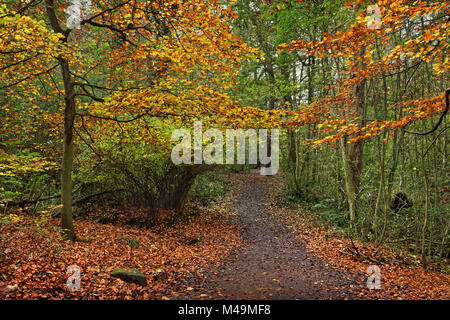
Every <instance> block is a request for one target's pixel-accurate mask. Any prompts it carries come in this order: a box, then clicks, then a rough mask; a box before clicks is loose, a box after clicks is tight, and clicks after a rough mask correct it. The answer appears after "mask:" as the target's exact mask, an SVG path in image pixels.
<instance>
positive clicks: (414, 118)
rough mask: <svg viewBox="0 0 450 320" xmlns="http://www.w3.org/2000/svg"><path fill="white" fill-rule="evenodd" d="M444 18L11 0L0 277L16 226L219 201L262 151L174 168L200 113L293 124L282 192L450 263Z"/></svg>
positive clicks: (338, 224) (389, 7)
mask: <svg viewBox="0 0 450 320" xmlns="http://www.w3.org/2000/svg"><path fill="white" fill-rule="evenodd" d="M77 3H78V4H81V6H82V9H81V12H80V11H78V14H79V17H80V20H79V24H78V25H76V26H71V25H70V24H68V17H67V16H68V12H69V13H70V10H68V9H70V6H71V5H72V7H74V6H75V8H78V7H77V6H76V4H77ZM75 11H76V10H75ZM449 30H450V7H449V4H448V2H447V1H442V0H441V1H434V0H429V1H428V0H379V1H365V0H342V1H334V0H320V1H319V0H266V1H263V0H257V1H250V0H237V1H236V0H233V1H232V0H229V1H225V0H223V1H222V0H208V1H204V0H152V1H144V0H114V1H101V0H92V1H62V0H28V1H25V0H1V3H0V249H1V252H0V281H3V282H2V283H3V284H5V285H6V284H10V281H12V278H11V277H8V276H7V275H8V274H9V273H10V271H8V270H10V268H11V266H12V265H14V266H18V268H20V265H21V264H20V263H18V262H17V261H21V260H22V257H23V256H24V255H25V253H24V252H18V253H17V254H16V256H15V258H10V257H9V256H8V254H7V253H6V252H7V251H5V250H9V248H10V246H11V245H12V244H13V243H16V242H20V241H22V242H23V244H24V246H25V244H26V243H28V240H27V241H25V240H20V239H21V238H20V237H32V238H33V237H34V235H33V234H36V237H38V238H36V239H35V240H33V241H35V242H36V243H34V244H33V246H41V244H40V243H41V242H42V243H46V245H48V243H51V244H50V246H51V248H52V249H51V252H54V251H53V250H56V251H58V250H57V249H55V248H54V246H55V244H58V245H56V247H58V246H64V248H66V247H65V246H68V247H67V248H69V249H67V248H66V249H64V250H72V249H70V246H76V245H80V246H82V245H84V244H83V243H85V242H86V241H87V240H86V238H87V237H88V236H87V234H90V233H87V231H86V230H91V231H92V230H95V228H99V227H95V226H98V225H105V226H106V227H105V228H113V229H108V230H109V231H108V232H110V233H111V234H115V233H117V232H118V230H128V229H122V228H127V227H128V226H132V227H133V228H138V230H148V232H149V234H150V232H152V234H153V232H156V231H154V228H158V230H159V228H161V226H163V225H164V228H165V227H166V226H168V225H170V227H173V226H180V225H183V223H186V221H188V220H189V219H191V217H194V218H195V219H197V218H198V216H199V215H200V216H202V215H205V216H208V212H209V211H215V210H216V209H217V208H220V207H221V206H220V205H219V206H217V203H219V202H220V201H222V200H223V199H227V197H228V196H227V194H228V193H227V192H228V191H227V190H232V189H233V188H234V187H235V186H234V185H233V182H232V181H233V180H231V182H230V181H229V180H227V178H226V177H229V176H230V175H232V174H236V173H239V172H240V173H242V174H248V172H249V170H251V169H254V168H255V166H251V165H239V164H236V165H223V166H221V165H206V164H201V165H194V164H192V165H186V164H182V165H175V164H174V163H173V162H172V160H171V150H172V148H173V147H174V145H175V144H176V143H175V142H173V141H172V140H171V135H172V132H173V130H175V129H177V128H186V129H188V130H192V129H193V128H194V121H202V122H203V127H204V128H203V129H204V130H205V129H207V128H218V129H220V130H226V129H227V128H242V129H249V128H267V129H274V128H277V129H280V163H281V168H280V172H279V173H278V174H277V175H276V176H274V177H266V179H280V182H279V183H277V184H276V186H277V188H276V189H275V190H272V191H271V192H272V193H273V194H274V195H275V196H276V197H277V198H280V199H281V200H280V201H282V202H284V203H285V204H286V206H289V207H293V208H296V209H294V211H295V210H297V211H298V212H300V211H302V212H303V211H304V210H306V211H307V212H308V213H307V216H311V217H314V219H316V218H317V219H319V220H320V223H321V224H323V225H325V226H326V228H331V229H332V230H334V232H335V233H336V234H338V235H339V236H341V235H342V236H344V237H345V238H346V239H352V240H351V243H352V244H353V248H350V250H352V251H353V255H356V256H358V255H359V258H361V257H363V258H366V260H367V259H368V261H369V260H370V261H372V262H373V261H375V262H379V261H380V260H379V259H377V255H376V254H373V255H372V256H371V255H369V254H368V253H364V254H363V253H362V252H360V251H358V249H357V247H356V246H355V244H354V241H357V243H360V244H361V246H363V245H364V244H369V245H373V246H375V247H380V246H383V247H388V248H392V250H400V251H401V252H407V255H409V258H411V259H413V261H414V264H415V265H416V266H418V267H420V268H425V269H427V268H428V267H430V266H431V267H432V266H433V265H435V264H436V263H437V264H438V265H439V266H440V269H439V270H440V272H444V273H445V272H448V260H447V259H448V257H449V255H450V245H449V240H450V234H449V227H450V216H449V212H450V210H449V201H450V199H449V174H448V173H449V170H448V163H447V156H448V152H449V131H448V128H449V120H448V117H447V111H448V108H449V95H450V82H449V75H450V74H449V70H450V62H449V57H450V44H449V32H450V31H449ZM205 143H207V142H206V141H205ZM277 181H278V180H277ZM214 203H216V206H215V205H214ZM214 208H216V209H214ZM217 210H219V209H217ZM205 212H206V213H205ZM299 217H300V215H299ZM201 219H203V218H201ZM205 219H209V218H205ZM212 220H214V219H212ZM208 221H209V220H208ZM89 223H95V225H90V224H89ZM211 223H215V222H211ZM238 224H239V223H238ZM87 226H89V227H87ZM102 228H103V227H102ZM114 228H116V229H114ZM206 228H207V229H208V228H213V229H208V230H209V231H208V232H209V233H211V234H217V235H218V234H220V232H219V231H218V230H219V229H217V230H216V229H214V228H215V227H211V226H210V225H208V226H207V227H206ZM224 229H226V228H224ZM133 230H134V229H133ZM220 230H222V227H221V228H220ZM91 231H89V232H91ZM124 232H125V231H124ZM127 232H128V231H127ZM160 232H161V233H159V237H160V238H158V239H159V240H158V241H161V243H164V241H166V240H167V242H166V243H170V246H171V245H172V240H173V239H172V238H173V237H174V235H173V234H172V233H171V232H167V231H160ZM221 232H222V231H221ZM223 232H225V233H226V234H227V236H226V237H227V239H234V240H230V243H234V242H236V243H238V242H239V241H237V240H236V239H235V238H233V237H234V235H231V233H232V228H231V229H230V230H225V231H223ZM188 234H190V233H189V232H188ZM194 234H195V232H194ZM165 237H167V238H165ZM24 239H25V238H24ZM27 239H29V238H27ZM33 239H34V238H33ZM37 239H40V240H37ZM127 239H128V238H127ZM164 239H166V240H164ZM171 239H172V240H171ZM189 239H190V240H189ZM189 239H188V240H187V242H188V243H187V244H183V245H184V246H186V245H187V246H188V245H189V244H192V243H194V242H195V243H196V242H201V241H200V239H198V238H196V237H195V236H193V237H191V238H189ZM30 241H31V240H30ZM39 241H41V242H39ZM155 241H156V240H155ZM330 241H331V240H330ZM80 243H81V244H80ZM155 243H156V242H155ZM330 243H331V242H330ZM108 245H109V243H108V242H105V243H104V246H108ZM195 245H201V246H203V245H205V246H206V242H205V241H204V244H194V246H195ZM214 245H215V244H214V243H212V244H211V243H210V244H209V246H214ZM27 246H28V244H27ZM33 246H31V247H33ZM157 246H159V244H158V245H157ZM163 246H164V244H161V247H163ZM17 248H19V247H17ZM20 248H21V247H20ZM43 248H46V247H45V246H44V247H43ZM171 248H172V247H171ZM202 248H203V247H202ZM17 250H19V249H17ZM40 250H44V249H40ZM45 250H47V249H45ZM48 250H50V249H48ZM92 250H94V249H92ZM96 250H98V249H96ZM136 250H137V249H136ZM149 250H150V249H149ZM167 250H169V249H167ZM177 250H178V249H176V248H172V249H170V250H169V251H173V252H177ZM180 250H181V249H180ZM183 250H184V249H183ZM202 250H203V249H202ZM205 250H206V249H205ZM208 250H209V249H208ZM211 250H212V249H211ZM217 250H222V249H220V248H219V249H217ZM227 250H228V249H227ZM227 250H225V251H227ZM56 251H55V252H56ZM87 251H89V249H87ZM400 251H399V252H400ZM92 252H94V251H92ZM205 252H206V251H205ZM208 252H209V251H208ZM211 252H212V251H211ZM160 253H161V254H162V252H160ZM42 254H43V255H45V252H42ZM52 254H53V253H52ZM86 254H87V253H86ZM154 254H156V255H158V253H157V252H156V253H154ZM180 254H181V253H180ZM205 256H208V257H209V254H208V255H205ZM211 256H214V258H211V259H219V257H220V254H217V255H213V254H211ZM189 257H190V256H189ZM91 258H92V257H91ZM409 258H408V259H409ZM14 259H16V260H14ZM85 259H90V258H85ZM130 259H131V258H130ZM155 259H156V258H155ZM158 259H159V258H158ZM186 259H188V258H186ZM189 259H190V258H189ZM205 259H206V258H205ZM405 259H406V258H405ZM13 261H16V262H13ZM42 261H43V260H42ZM42 261H41V262H42ZM62 261H65V263H66V264H67V263H68V261H67V260H62ZM71 261H72V260H71ZM130 261H134V260H132V259H131V260H130ZM193 261H196V262H195V263H198V264H201V263H202V262H200V261H198V260H195V259H193ZM128 262H129V261H128ZM136 263H137V262H136ZM140 263H141V262H139V263H137V264H136V266H139V264H140ZM33 265H39V263H38V262H35V263H34V264H33ZM155 268H157V267H156V266H155ZM186 268H187V267H186ZM174 269H176V268H175V267H174ZM16 270H17V269H16ZM19 270H21V269H19ZM158 270H160V269H159V268H158ZM27 272H28V271H23V274H27ZM62 272H63V273H64V272H65V269H64V270H63V271H62ZM158 272H159V271H158ZM167 272H169V271H167ZM177 272H178V271H177ZM17 277H18V276H17ZM446 279H447V282H446V285H448V277H447V278H446ZM24 281H26V280H24ZM55 281H56V282H57V281H60V282H61V281H63V282H64V281H65V279H62V280H55ZM63 282H62V283H63ZM19 287H20V285H19ZM189 288H190V289H192V288H191V287H189ZM447 289H448V287H447ZM188 290H189V289H188ZM19 291H20V290H19ZM156 291H158V289H155V292H156ZM12 292H13V291H12ZM111 294H112V296H114V297H117V296H115V295H114V293H111ZM166 296H167V295H166ZM166 296H164V297H166ZM13 297H14V296H13ZM16 297H17V298H20V297H22V298H23V297H25V298H35V296H33V294H31V295H25V294H24V295H23V296H16ZM56 297H58V295H56ZM60 297H63V296H60ZM64 297H66V298H67V297H68V296H64ZM106 297H111V296H106ZM121 297H122V298H123V297H128V298H129V296H121ZM132 297H135V296H132ZM143 297H144V298H154V297H155V296H152V295H150V296H146V295H144V296H143ZM156 297H159V298H161V297H160V296H158V295H156ZM444 298H445V297H444ZM447 299H448V296H447Z"/></svg>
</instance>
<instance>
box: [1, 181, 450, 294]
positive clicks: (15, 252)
mask: <svg viewBox="0 0 450 320" xmlns="http://www.w3.org/2000/svg"><path fill="white" fill-rule="evenodd" d="M227 179H228V181H229V185H230V186H231V187H232V188H231V191H230V192H229V193H228V194H227V196H226V197H225V198H224V199H222V200H221V201H220V202H219V203H217V204H216V205H215V206H213V207H211V208H203V209H202V211H201V214H199V215H197V216H196V217H194V218H192V219H190V220H189V221H185V222H182V223H178V224H176V225H174V226H171V227H155V228H150V229H146V228H139V227H135V226H125V225H123V224H121V223H117V224H115V225H114V224H100V223H98V222H96V221H92V220H79V221H76V223H75V225H76V230H77V234H78V236H79V237H80V238H81V239H83V241H80V242H76V243H75V244H74V245H70V244H67V243H64V242H62V240H60V239H58V238H57V232H52V231H51V229H52V227H54V226H56V225H57V224H58V223H59V221H58V220H57V219H49V220H48V221H45V222H43V223H42V224H41V226H40V229H41V232H36V231H32V230H34V229H35V228H34V225H35V221H33V220H32V219H30V218H28V217H27V216H26V215H23V217H21V219H20V221H18V222H16V223H12V224H9V225H6V226H2V227H1V228H0V250H1V251H0V299H163V300H167V299H449V298H450V277H449V275H448V272H444V271H445V270H444V271H443V270H442V268H441V269H440V270H441V271H440V272H437V271H432V270H433V268H431V270H430V269H429V270H423V268H422V267H421V266H420V265H419V264H418V263H417V261H414V260H413V261H412V260H411V257H410V255H409V254H408V253H404V252H399V251H393V250H392V249H390V248H389V247H382V246H374V245H371V244H367V243H361V242H359V241H354V244H355V246H356V247H357V248H358V249H357V250H358V253H355V249H354V248H355V246H354V245H353V244H352V242H351V240H350V239H348V238H345V237H343V236H342V235H341V234H340V233H336V232H334V231H332V229H330V228H325V227H323V226H322V225H321V224H317V223H315V221H314V218H313V217H314V216H316V215H314V214H312V213H311V212H309V211H307V210H301V208H289V207H286V206H285V205H284V204H282V201H281V200H280V199H279V192H278V190H279V188H280V186H281V184H282V181H281V177H278V176H275V177H265V176H261V175H259V172H251V173H239V174H230V175H229V176H228V178H227ZM126 214H127V215H130V214H132V213H131V212H128V213H126ZM42 230H43V231H44V232H42ZM49 230H50V231H49ZM124 237H125V239H134V240H136V241H138V242H139V244H140V245H139V247H137V248H136V247H134V248H133V247H131V246H130V245H129V243H127V242H126V241H123V239H124ZM49 239H52V240H50V241H49ZM192 239H196V240H195V241H192ZM352 251H353V252H352ZM374 261H375V262H376V263H375V262H374ZM73 264H76V265H78V266H79V267H80V269H81V271H82V278H81V290H73V291H69V290H67V288H66V285H65V281H66V279H67V277H68V275H67V274H66V273H65V272H66V269H67V266H69V265H73ZM372 264H377V265H379V267H380V269H381V284H382V287H381V289H380V290H369V289H368V288H367V285H366V280H367V275H366V273H365V272H366V268H367V267H368V266H369V265H372ZM431 267H433V266H431ZM115 268H136V269H139V270H140V271H142V272H143V273H144V274H146V276H147V280H148V284H147V286H145V287H140V286H139V285H137V284H129V283H125V282H123V281H122V280H119V279H117V278H112V277H111V276H110V272H111V271H112V270H113V269H115ZM13 284H17V285H18V289H17V290H15V291H12V292H8V290H7V289H6V286H7V285H13Z"/></svg>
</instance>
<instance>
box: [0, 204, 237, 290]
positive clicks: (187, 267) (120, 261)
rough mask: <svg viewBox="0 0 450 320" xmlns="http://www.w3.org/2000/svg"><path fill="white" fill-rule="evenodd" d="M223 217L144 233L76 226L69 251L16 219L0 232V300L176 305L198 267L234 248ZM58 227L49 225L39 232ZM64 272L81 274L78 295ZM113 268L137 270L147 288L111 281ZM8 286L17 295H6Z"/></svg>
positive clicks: (211, 214) (207, 215) (232, 230)
mask: <svg viewBox="0 0 450 320" xmlns="http://www.w3.org/2000/svg"><path fill="white" fill-rule="evenodd" d="M205 210H206V209H205ZM224 215H226V212H225V211H224V210H218V211H215V210H211V209H209V210H208V211H207V212H203V213H202V214H200V215H199V216H197V217H195V218H194V219H192V220H191V221H189V222H185V223H180V224H178V225H176V226H174V227H170V228H169V227H164V228H162V227H159V228H151V229H144V228H138V227H131V226H119V225H116V226H115V225H110V224H99V223H97V222H94V221H78V223H77V230H76V231H77V235H78V237H80V238H81V239H83V241H78V242H75V244H74V245H70V244H68V243H66V242H63V241H62V240H58V239H57V238H58V237H57V236H55V237H54V238H55V239H56V240H52V241H49V240H48V238H47V237H45V236H43V235H40V234H39V233H37V232H36V231H34V230H33V229H32V228H33V221H32V219H31V218H30V217H26V216H23V218H22V219H21V220H20V222H16V223H10V224H8V225H3V226H2V227H1V228H0V230H1V237H0V250H1V253H2V255H1V256H0V295H1V296H0V299H173V298H176V297H177V296H178V295H179V294H180V293H181V292H184V291H191V290H193V288H192V287H187V286H186V281H187V280H186V279H190V278H192V277H194V278H195V277H201V275H200V274H198V271H197V270H198V268H199V267H201V266H202V265H205V264H208V263H211V262H214V261H217V260H219V259H221V258H222V257H223V256H224V255H226V254H227V252H229V250H231V249H232V248H233V247H234V246H236V245H238V244H239V243H240V236H239V233H238V232H237V230H236V227H235V226H234V225H230V224H228V223H227V222H225V221H226V219H225V217H224ZM58 224H59V221H58V220H56V219H50V220H48V221H47V222H46V223H45V224H44V225H43V226H42V227H47V228H48V229H52V227H54V226H55V225H58ZM199 231H201V234H202V238H201V240H200V241H196V242H195V243H190V244H186V241H185V237H186V235H193V234H199ZM124 239H125V241H124ZM127 240H128V241H127ZM137 243H138V244H139V245H137ZM5 252H7V253H5ZM71 265H77V266H79V268H80V269H81V288H80V290H71V291H70V290H68V289H67V287H66V280H67V278H68V277H69V276H70V274H66V269H67V267H68V266H71ZM117 268H136V269H138V270H139V271H141V272H142V273H144V274H145V275H146V276H147V280H148V282H147V283H148V284H147V286H145V287H140V286H139V285H137V284H133V283H131V284H130V283H125V282H123V281H122V280H120V279H116V278H113V277H111V276H110V272H111V271H112V270H114V269H117ZM9 285H17V288H15V290H7V288H8V287H7V286H9Z"/></svg>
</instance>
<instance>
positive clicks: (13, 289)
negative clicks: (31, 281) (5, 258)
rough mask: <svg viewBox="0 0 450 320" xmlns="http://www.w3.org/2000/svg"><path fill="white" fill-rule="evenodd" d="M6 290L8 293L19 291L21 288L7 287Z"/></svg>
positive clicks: (15, 285) (15, 286)
mask: <svg viewBox="0 0 450 320" xmlns="http://www.w3.org/2000/svg"><path fill="white" fill-rule="evenodd" d="M6 290H7V291H8V292H13V291H16V290H19V286H18V285H17V284H14V285H9V286H6Z"/></svg>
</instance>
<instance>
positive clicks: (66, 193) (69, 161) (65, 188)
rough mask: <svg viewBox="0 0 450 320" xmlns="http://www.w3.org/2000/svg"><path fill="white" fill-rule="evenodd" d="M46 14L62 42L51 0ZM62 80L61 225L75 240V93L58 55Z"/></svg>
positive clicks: (63, 61)
mask: <svg viewBox="0 0 450 320" xmlns="http://www.w3.org/2000/svg"><path fill="white" fill-rule="evenodd" d="M45 6H46V10H47V16H48V18H49V20H50V24H51V26H52V29H53V31H55V32H56V33H61V34H63V35H64V38H62V41H63V42H66V41H67V35H68V33H67V32H65V31H64V30H63V29H62V28H61V26H60V25H59V22H58V18H57V16H56V10H55V4H54V1H53V0H46V1H45ZM58 62H59V65H60V67H61V73H62V78H63V82H64V103H65V108H64V142H63V157H62V165H61V202H62V210H61V227H62V229H63V236H64V238H65V239H67V240H71V241H75V230H74V227H73V219H72V165H73V123H74V119H75V93H74V83H73V80H72V78H71V75H70V69H69V63H68V61H67V60H66V59H64V58H62V57H58Z"/></svg>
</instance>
